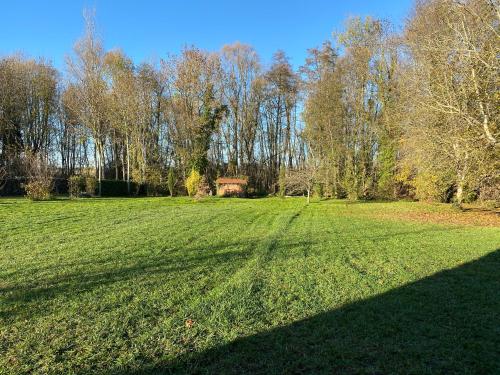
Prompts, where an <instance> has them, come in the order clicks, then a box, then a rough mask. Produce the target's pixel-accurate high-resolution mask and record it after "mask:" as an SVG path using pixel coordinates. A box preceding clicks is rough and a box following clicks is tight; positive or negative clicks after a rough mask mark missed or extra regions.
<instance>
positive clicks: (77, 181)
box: [68, 176, 85, 198]
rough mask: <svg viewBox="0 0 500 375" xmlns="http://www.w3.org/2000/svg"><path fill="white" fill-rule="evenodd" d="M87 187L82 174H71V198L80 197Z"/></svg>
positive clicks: (69, 182)
mask: <svg viewBox="0 0 500 375" xmlns="http://www.w3.org/2000/svg"><path fill="white" fill-rule="evenodd" d="M84 187H85V181H84V180H83V178H82V176H71V177H70V178H69V179H68V193H69V197H70V198H78V196H79V195H80V193H81V192H82V191H83V189H84Z"/></svg>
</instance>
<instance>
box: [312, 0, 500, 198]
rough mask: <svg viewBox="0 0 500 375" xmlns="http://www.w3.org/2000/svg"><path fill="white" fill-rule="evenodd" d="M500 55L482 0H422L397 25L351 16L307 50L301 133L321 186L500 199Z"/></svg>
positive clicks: (350, 193)
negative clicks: (330, 37) (331, 36)
mask: <svg viewBox="0 0 500 375" xmlns="http://www.w3.org/2000/svg"><path fill="white" fill-rule="evenodd" d="M339 51H342V54H339ZM499 56H500V7H499V3H498V2H497V1H487V0H467V1H452V0H428V1H420V2H418V3H417V4H416V7H415V10H414V13H413V16H412V17H411V19H410V20H409V21H408V22H407V25H406V28H405V30H404V32H402V33H394V32H392V31H391V26H390V25H389V24H387V23H385V22H382V21H380V20H374V19H369V18H367V19H364V20H361V19H352V20H350V21H349V22H348V23H347V26H346V29H345V31H344V32H342V33H339V34H337V35H336V37H335V45H333V46H332V45H331V44H330V43H328V42H327V43H325V44H324V45H323V47H322V48H320V49H313V50H311V52H310V57H309V59H308V61H307V64H306V67H305V68H304V72H305V74H306V78H307V79H306V83H307V100H306V104H305V111H304V119H305V122H306V129H305V136H306V138H307V140H308V145H309V154H308V155H309V157H310V159H309V161H310V162H311V163H312V164H314V165H312V166H310V168H311V173H314V174H316V175H317V179H318V181H320V182H321V183H322V187H323V189H324V191H325V193H326V194H328V195H332V196H337V197H349V198H353V199H358V198H373V197H381V198H400V197H408V196H410V197H416V198H418V199H425V200H437V201H451V200H455V201H456V202H457V203H459V204H461V203H462V202H463V201H466V200H475V199H477V198H478V197H480V198H482V199H483V200H489V201H496V204H497V205H498V204H499V203H500V179H499V166H500V165H499V158H498V156H499V154H498V151H499V150H498V143H497V140H498V136H499V130H500V128H499V113H500V112H499V110H500V92H499V87H500V85H499V84H500V59H499Z"/></svg>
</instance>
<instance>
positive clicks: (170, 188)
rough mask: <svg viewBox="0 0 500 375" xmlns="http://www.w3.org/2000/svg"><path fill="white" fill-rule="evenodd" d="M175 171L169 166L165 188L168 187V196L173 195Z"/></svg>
mask: <svg viewBox="0 0 500 375" xmlns="http://www.w3.org/2000/svg"><path fill="white" fill-rule="evenodd" d="M175 180H176V178H175V172H174V168H172V167H171V168H170V169H169V170H168V177H167V188H168V192H169V193H170V196H171V197H173V196H174V189H175Z"/></svg>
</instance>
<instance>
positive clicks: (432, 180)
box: [413, 172, 452, 202]
mask: <svg viewBox="0 0 500 375" xmlns="http://www.w3.org/2000/svg"><path fill="white" fill-rule="evenodd" d="M451 185H452V182H450V180H449V178H447V176H444V175H443V176H440V175H438V174H431V173H428V172H422V173H419V174H417V176H416V177H415V179H414V181H413V186H414V187H415V192H416V196H417V198H418V199H419V200H423V201H437V202H444V201H446V199H447V192H448V190H449V187H450V186H451Z"/></svg>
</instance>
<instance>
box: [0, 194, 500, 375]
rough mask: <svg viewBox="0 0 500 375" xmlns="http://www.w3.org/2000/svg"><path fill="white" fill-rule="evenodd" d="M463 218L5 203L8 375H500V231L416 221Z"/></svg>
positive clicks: (279, 208) (361, 209)
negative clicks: (196, 374)
mask: <svg viewBox="0 0 500 375" xmlns="http://www.w3.org/2000/svg"><path fill="white" fill-rule="evenodd" d="M451 210H452V209H451V208H450V207H448V206H441V205H433V206H431V205H424V204H419V203H403V202H400V203H356V204H347V203H346V202H343V201H322V202H313V203H311V204H310V205H305V200H304V199H299V198H297V199H293V198H290V199H283V200H280V199H260V200H245V199H208V200H205V201H200V202H196V201H191V200H189V199H185V198H179V199H171V198H144V199H140V198H137V199H95V200H94V199H87V200H85V199H82V200H77V201H69V200H57V201H49V202H39V203H32V202H29V201H26V200H22V199H17V200H16V199H2V200H0V238H1V243H0V374H21V373H30V374H31V373H35V374H90V373H96V374H142V373H151V374H156V373H199V374H226V373H231V374H258V373H261V374H322V373H324V374H485V375H486V374H499V373H500V361H499V358H500V228H499V227H495V226H480V225H460V224H450V223H448V224H446V223H442V224H438V223H436V222H434V221H430V222H425V221H418V220H409V219H408V220H406V219H404V217H405V215H406V216H407V214H408V213H417V214H418V215H421V216H422V215H423V217H424V218H426V219H425V220H427V218H428V216H425V215H431V214H443V215H447V214H449V213H451V212H452V211H451ZM384 213H385V215H381V214H384ZM387 213H389V214H387ZM418 215H416V216H418ZM457 215H460V214H457ZM391 216H392V217H391Z"/></svg>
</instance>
